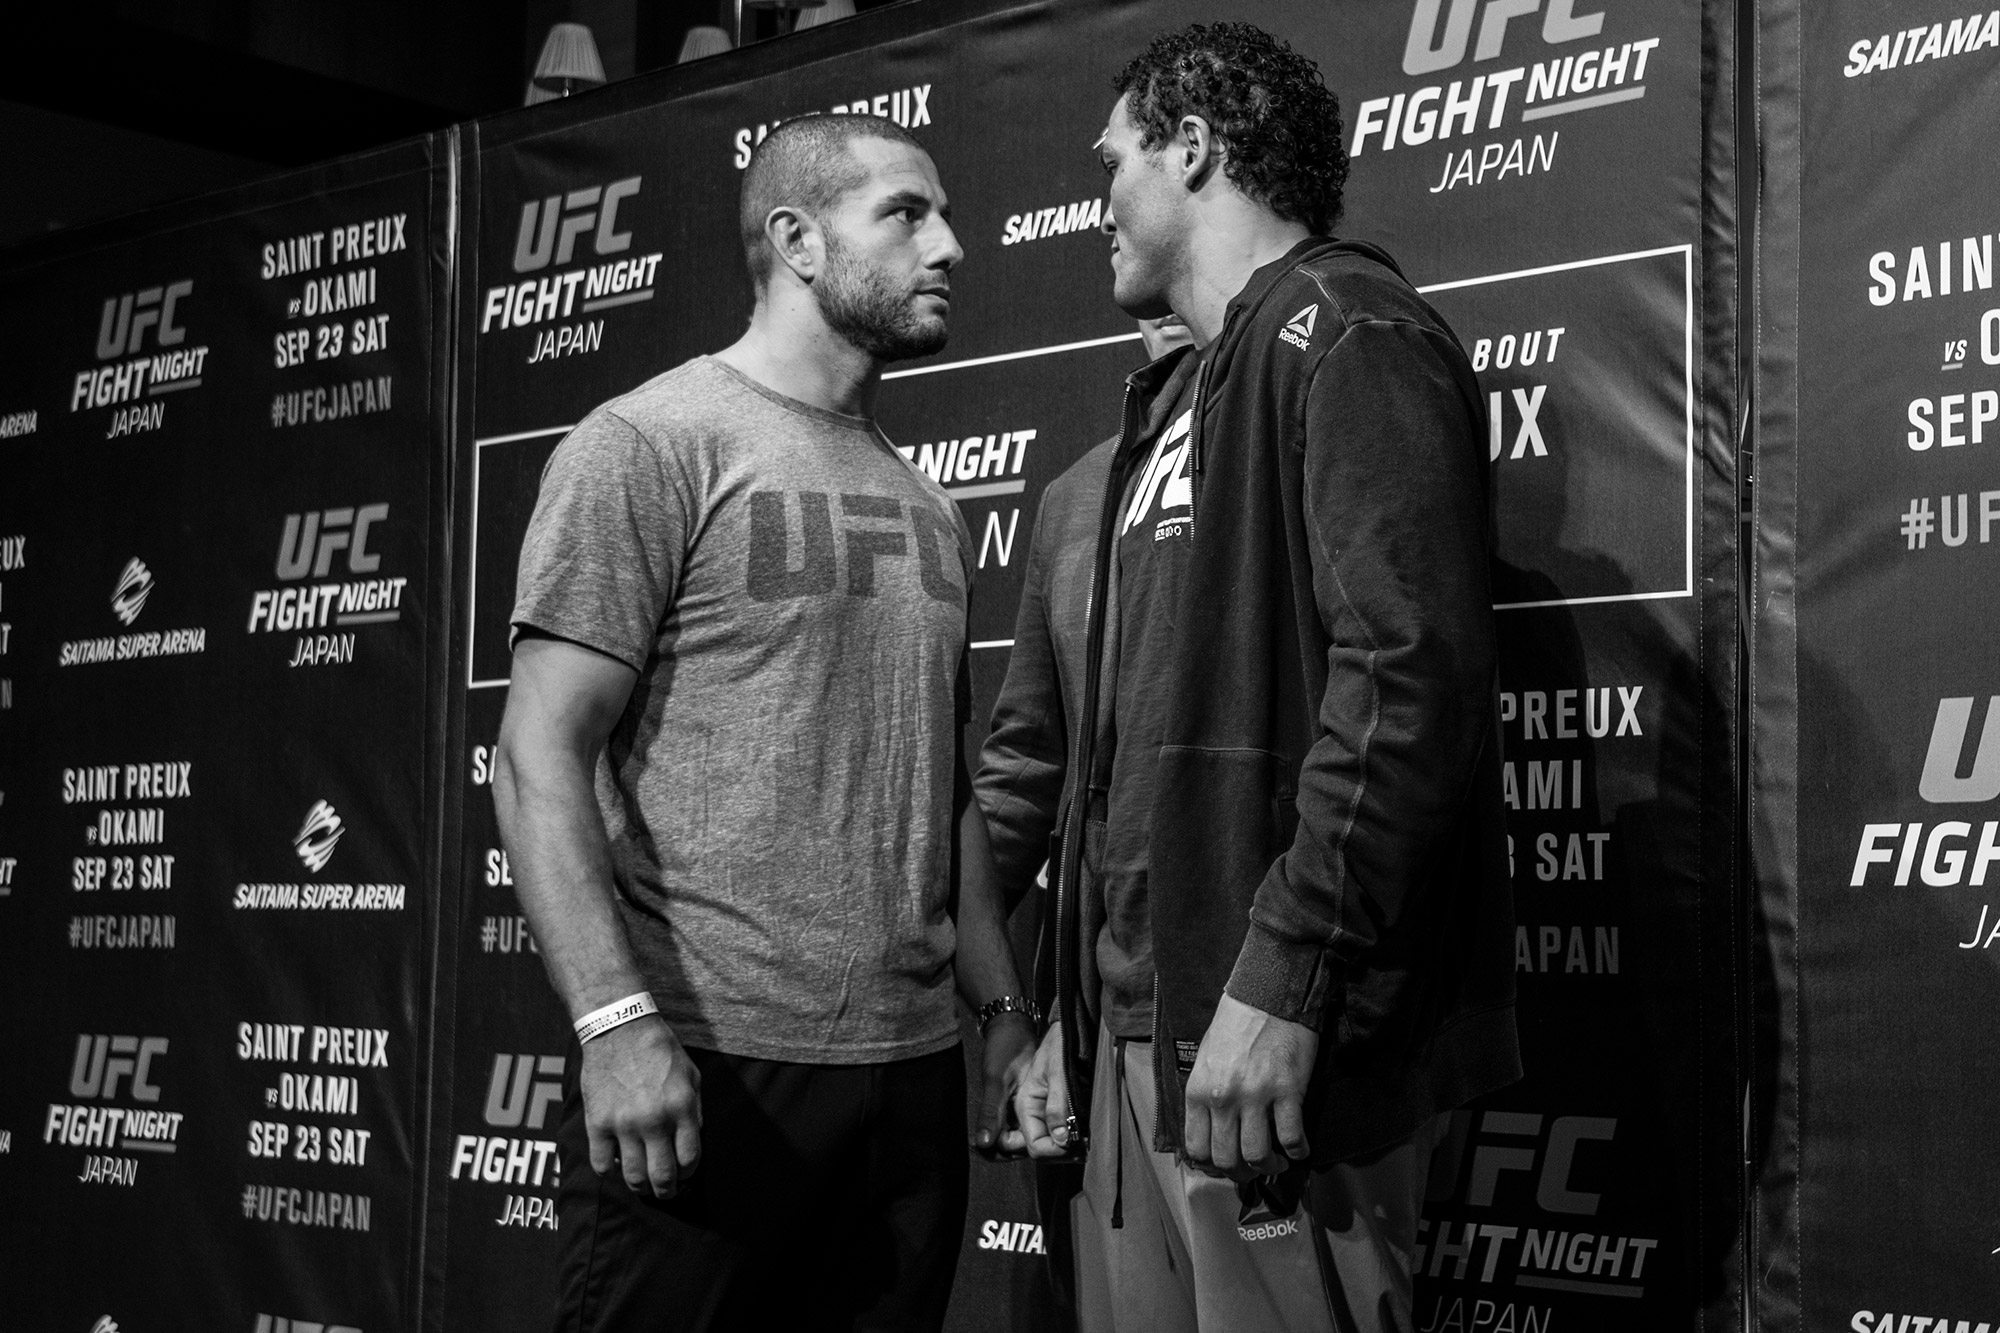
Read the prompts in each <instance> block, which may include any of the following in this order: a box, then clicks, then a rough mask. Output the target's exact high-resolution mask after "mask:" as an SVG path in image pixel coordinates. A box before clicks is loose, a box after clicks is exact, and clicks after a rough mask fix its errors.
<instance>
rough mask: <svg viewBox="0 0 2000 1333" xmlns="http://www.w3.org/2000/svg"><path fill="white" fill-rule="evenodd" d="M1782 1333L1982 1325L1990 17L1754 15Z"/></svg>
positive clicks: (1762, 837)
mask: <svg viewBox="0 0 2000 1333" xmlns="http://www.w3.org/2000/svg"><path fill="white" fill-rule="evenodd" d="M1766 11H1767V12H1766V13H1765V15H1764V31H1763V55H1762V58H1761V61H1760V63H1761V65H1762V69H1761V71H1760V74H1761V82H1762V84H1763V86H1764V89H1765V92H1764V102H1763V110H1762V114H1763V117H1764V119H1765V123H1766V125H1767V127H1768V130H1767V132H1768V134H1769V136H1770V140H1769V144H1768V147H1767V150H1766V156H1767V159H1768V160H1769V161H1770V162H1771V163H1773V164H1774V165H1773V167H1772V168H1771V169H1769V170H1767V178H1766V189H1767V191H1768V192H1769V197H1770V202H1769V204H1768V206H1767V209H1766V216H1767V217H1768V218H1769V219H1771V221H1770V222H1769V223H1768V224H1767V235H1766V239H1765V241H1764V244H1765V245H1766V247H1767V248H1766V261H1765V263H1764V264H1763V266H1762V267H1763V280H1762V290H1761V291H1760V293H1759V306H1758V319H1759V325H1760V342H1761V348H1760V350H1761V362H1760V366H1759V379H1758V395H1759V401H1758V416H1759V437H1760V438H1759V445H1758V460H1757V467H1756V486H1755V492H1756V501H1757V510H1758V524H1757V538H1758V540H1757V548H1756V596H1757V605H1758V606H1759V607H1760V608H1764V609H1766V610H1767V615H1766V617H1765V620H1764V622H1763V624H1762V625H1760V629H1759V636H1760V637H1759V641H1758V648H1757V659H1756V664H1755V668H1754V670H1753V674H1752V682H1753V686H1754V696H1753V697H1754V709H1753V712H1752V728H1753V734H1754V737H1755V759H1756V763H1755V767H1754V769H1753V774H1752V779H1753V780H1752V785H1751V802H1752V806H1751V808H1752V812H1753V816H1754V822H1753V825H1752V828H1753V834H1754V837H1755V843H1754V848H1755V853H1756V858H1757V865H1758V871H1759V876H1758V878H1759V886H1760V890H1761V898H1762V907H1763V912H1764V915H1765V917H1766V919H1767V921H1768V922H1769V929H1768V931H1767V933H1766V934H1765V936H1764V937H1763V938H1761V939H1760V940H1759V941H1758V944H1759V948H1758V950H1757V954H1756V957H1757V963H1758V975H1757V982H1758V985H1759V992H1760V994H1759V998H1760V1001H1761V1002H1762V1004H1763V1005H1764V1007H1766V1008H1767V1009H1768V1010H1769V1011H1770V1013H1771V1014H1772V1015H1773V1022H1772V1023H1771V1025H1770V1031H1771V1032H1772V1033H1773V1035H1774V1040H1773V1041H1772V1042H1771V1043H1769V1046H1768V1048H1767V1049H1761V1050H1760V1051H1759V1052H1758V1059H1757V1065H1756V1071H1755V1072H1756V1073H1757V1075H1758V1083H1759V1099H1758V1104H1759V1106H1760V1107H1761V1108H1762V1109H1763V1112H1764V1113H1763V1114H1762V1115H1760V1117H1759V1118H1758V1120H1757V1121H1756V1122H1755V1123H1754V1125H1753V1130H1754V1133H1753V1138H1752V1148H1753V1151H1754V1152H1755V1153H1756V1155H1757V1159H1758V1161H1759V1163H1760V1165H1761V1166H1762V1175H1761V1180H1760V1189H1759V1193H1758V1202H1759V1206H1760V1217H1761V1225H1760V1227H1759V1242H1760V1245H1761V1246H1762V1248H1763V1249H1764V1251H1765V1253H1763V1254H1762V1255H1761V1256H1760V1257H1759V1260H1758V1262H1757V1264H1756V1271H1757V1272H1758V1273H1760V1274H1761V1275H1762V1288H1761V1291H1760V1293H1759V1296H1760V1303H1761V1305H1762V1307H1763V1309H1764V1311H1765V1316H1766V1319H1765V1322H1766V1326H1767V1327H1770V1328H1774V1329H1777V1328H1786V1329H1789V1328H1839V1329H1849V1328H1852V1329H1856V1330H1866V1331H1867V1333H1883V1331H1884V1330H1892V1331H1894V1333H1903V1330H1916V1329H1926V1328H1928V1329H1931V1330H1933V1333H1937V1331H1939V1330H1965V1331H1967V1333H1969V1331H1970V1330H1972V1329H1975V1328H1985V1327H1990V1326H1995V1325H2000V1249H1996V1248H1995V1247H1996V1246H2000V1189H1996V1183H2000V1182H1997V1181H1996V1175H2000V1171H1996V1162H2000V1158H1996V1155H1995V1152H1994V1124H1993V1115H1992V1113H1991V1106H1992V1103H1993V1078H1994V1070H1995V1069H1996V1068H2000V1064H1996V1060H1995V1055H1994V1042H1993V1039H1992V1036H1991V1032H1992V1018H1993V1014H1994V1013H1995V1011H1996V1008H2000V875H1996V874H1995V862H1996V861H2000V823H1996V822H1995V820H1996V809H1995V801H1996V800H2000V698H1996V697H1995V696H1996V695H2000V669H1996V664H2000V642H1996V638H1995V631H1996V626H2000V618H1996V616H1995V615H1994V614H1993V607H1994V603H1993V600H1992V589H1993V586H1994V576H1995V573H1996V571H2000V546H1996V542H2000V531H1996V525H2000V469H1996V467H1995V466H1994V463H1993V455H1994V452H1995V448H1996V446H2000V291H1996V290H1995V287H1994V278H1995V270H1994V255H1993V251H1994V240H1995V238H1994V230H1995V227H1996V226H2000V220H1996V212H2000V210H1996V204H2000V176H1996V174H1995V173H1994V171H1993V169H1992V154H1991V153H1990V151H1989V150H1988V148H1987V145H1988V144H1990V143H1991V142H1992V140H1991V138H1990V137H1989V136H1991V135H1993V134H1994V133H1995V132H1996V130H2000V11H1996V10H1994V9H1992V8H1991V7H1986V8H1979V9H1974V8H1972V7H1970V6H1963V5H1961V6H1958V7H1956V8H1953V7H1951V6H1947V5H1943V4H1937V3H1913V4H1895V5H1890V4H1881V3H1858V2H1856V0H1836V3H1831V4H1818V5H1806V4H1800V3H1773V4H1770V5H1768V6H1766Z"/></svg>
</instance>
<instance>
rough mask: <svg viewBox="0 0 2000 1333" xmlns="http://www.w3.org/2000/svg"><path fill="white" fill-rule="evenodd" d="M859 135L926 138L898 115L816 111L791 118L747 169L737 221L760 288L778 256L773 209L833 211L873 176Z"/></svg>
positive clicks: (913, 141)
mask: <svg viewBox="0 0 2000 1333" xmlns="http://www.w3.org/2000/svg"><path fill="white" fill-rule="evenodd" d="M856 139H887V140H888V141H889V142H891V143H901V144H908V145H909V146H910V147H912V148H918V149H921V148H922V147H923V145H922V144H920V143H918V142H917V141H916V139H914V138H913V137H911V135H910V132H909V131H908V130H906V129H904V128H903V127H902V126H901V125H898V124H897V123H896V122H895V121H893V120H885V119H883V118H882V117H881V116H855V115H846V114H842V115H818V114H816V115H810V116H800V117H799V118H798V119H797V120H788V121H786V122H784V123H783V124H782V125H780V126H778V128H776V129H774V130H772V131H771V132H770V134H768V135H766V136H765V138H764V141H763V142H762V143H760V144H758V145H757V151H756V152H755V153H753V154H751V157H750V165H749V166H748V167H746V168H744V171H743V192H742V195H741V196H740V198H741V202H740V204H739V205H738V210H737V223H738V225H739V226H740V227H741V229H742V232H743V257H744V259H746V260H747V261H749V264H750V280H751V282H752V283H754V284H755V285H756V288H757V290H758V291H760V292H761V291H763V290H764V285H765V283H767V282H769V281H770V278H771V264H772V260H773V256H772V254H771V247H770V246H769V245H768V244H767V243H766V241H765V239H764V221H765V219H766V218H768V217H770V216H771V210H772V209H774V208H780V207H783V206H785V205H790V206H791V207H793V208H797V209H800V210H801V211H803V212H805V213H809V214H811V215H812V216H814V217H819V216H820V215H822V214H824V213H826V212H828V211H830V210H831V209H832V208H833V206H834V205H835V204H838V203H839V202H840V199H841V196H842V195H844V194H846V193H847V192H848V191H849V190H852V189H854V188H855V187H856V186H858V185H860V184H862V183H863V182H864V181H865V180H867V173H866V172H864V171H863V170H862V169H861V164H860V163H859V162H857V161H856V160H855V158H854V154H853V152H852V151H850V150H849V147H848V145H850V144H851V143H853V142H854V141H855V140H856Z"/></svg>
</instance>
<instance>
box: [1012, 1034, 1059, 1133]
mask: <svg viewBox="0 0 2000 1333" xmlns="http://www.w3.org/2000/svg"><path fill="white" fill-rule="evenodd" d="M1069 1116H1070V1101H1069V1070H1068V1066H1067V1065H1066V1064H1065V1062H1064V1060H1063V1034H1062V1024H1061V1023H1059V1022H1051V1023H1050V1024H1049V1030H1048V1031H1047V1032H1046V1033H1044V1034H1043V1036H1042V1044H1041V1046H1040V1047H1039V1048H1037V1050H1036V1051H1035V1059H1034V1063H1032V1064H1031V1065H1029V1066H1028V1072H1027V1074H1026V1075H1025V1076H1024V1077H1023V1078H1022V1079H1021V1086H1020V1087H1018V1088H1016V1089H1015V1090H1014V1119H1015V1120H1016V1121H1017V1122H1019V1124H1020V1126H1021V1134H1022V1137H1024V1138H1025V1139H1027V1141H1028V1156H1030V1157H1036V1158H1043V1159H1051V1160H1053V1159H1060V1158H1064V1157H1068V1156H1069V1155H1070V1154H1071V1153H1072V1152H1073V1151H1074V1149H1073V1146H1072V1145H1071V1143H1070V1141H1069V1127H1068V1126H1069Z"/></svg>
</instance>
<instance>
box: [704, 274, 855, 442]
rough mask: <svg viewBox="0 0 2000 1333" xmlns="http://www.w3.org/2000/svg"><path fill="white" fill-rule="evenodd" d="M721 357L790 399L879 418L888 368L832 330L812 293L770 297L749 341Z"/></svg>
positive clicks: (737, 343) (754, 317) (744, 338)
mask: <svg viewBox="0 0 2000 1333" xmlns="http://www.w3.org/2000/svg"><path fill="white" fill-rule="evenodd" d="M800 296H803V297H804V299H803V300H800V299H798V298H799V297H800ZM715 356H716V360H718V361H721V362H723V363H724V364H725V365H728V366H729V367H731V368H732V369H734V370H737V371H740V372H741V373H743V374H744V375H747V376H749V377H750V378H751V379H753V380H755V381H757V383H759V384H761V385H763V386H764V387H765V388H767V389H770V390H771V391H773V392H774V393H781V394H783V395H785V397H787V398H796V399H797V400H798V401H799V402H802V403H805V404H807V405H809V406H812V407H818V408H823V409H824V410H826V411H828V412H838V413H840V414H841V415H842V416H850V417H873V416H874V415H875V391H876V389H877V388H878V387H879V386H880V384H881V380H882V363H881V362H879V361H877V360H876V359H875V358H874V357H872V356H869V355H868V354H867V353H866V352H863V351H861V350H860V349H859V348H857V347H855V346H854V344H853V343H850V342H848V341H847V340H846V339H845V338H843V337H841V336H840V335H839V334H837V333H835V332H834V331H833V330H832V329H831V328H829V327H828V326H827V323H826V320H825V319H823V318H822V317H821V316H820V313H819V307H818V305H817V303H815V302H814V301H813V300H812V297H811V294H810V293H809V292H801V293H782V294H781V293H775V292H767V293H766V295H765V298H764V299H762V300H759V301H758V302H757V309H756V311H755V312H754V313H753V314H752V315H751V316H750V327H749V328H748V329H746V330H744V333H743V336H742V337H741V338H738V339H737V340H736V341H735V342H734V343H732V344H730V345H729V346H728V347H726V348H724V349H723V350H722V351H720V352H717V353H716V354H715Z"/></svg>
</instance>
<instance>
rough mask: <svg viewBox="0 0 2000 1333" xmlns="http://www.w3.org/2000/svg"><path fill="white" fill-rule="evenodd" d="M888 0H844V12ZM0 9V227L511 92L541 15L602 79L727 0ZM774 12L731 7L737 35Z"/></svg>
mask: <svg viewBox="0 0 2000 1333" xmlns="http://www.w3.org/2000/svg"><path fill="white" fill-rule="evenodd" d="M890 2H891V0H855V4H854V8H855V9H856V10H857V11H860V12H866V11H867V10H870V9H879V8H881V7H883V5H884V4H886V3H890ZM23 8H24V9H27V10H28V12H26V13H22V14H18V15H15V16H13V17H10V19H9V27H10V44H11V43H12V41H13V40H18V42H19V45H18V46H15V47H14V48H13V49H14V50H15V52H16V53H17V54H19V55H21V56H24V57H25V58H24V59H19V60H16V61H12V62H10V65H11V66H12V75H13V76H12V78H11V79H10V81H9V85H8V88H7V100H4V101H0V144H5V145H6V158H5V160H6V183H7V188H6V189H5V190H4V191H0V246H6V245H11V244H14V243H16V242H19V241H24V240H27V239H29V238H31V237H34V236H39V235H42V234H45V233H47V232H51V231H56V230H59V229H61V228H63V227H68V226H75V225H77V224H79V223H85V222H95V221H98V220H101V219H103V218H108V217H114V216H117V215H118V214H121V213H127V212H131V211H134V210H136V209H141V208H146V207H149V206H151V205H153V204H158V203H163V202H166V201H167V200H171V199H179V198H185V197H187V196H190V195H198V194H205V193H207V192H209V191H211V190H218V189H222V188H225V187H227V186H230V185H237V184H241V183H243V182H245V181H249V180H254V179H257V178H258V177H260V176H265V175H268V174H270V173H272V172H273V171H275V170H278V169H280V168H284V167H293V166H299V165H303V164H305V163H308V162H317V161H320V160H323V159H325V158H329V157H334V156H337V155H339V154H342V153H351V152H356V151H359V150H361V149H365V148H372V147H376V146H378V145H380V144H385V143H390V142H393V141H395V140H397V139H402V138H407V137H408V136H410V135H413V134H420V133H423V132H424V131H426V130H434V129H439V128H442V127H443V126H446V125H449V124H451V123H453V122H454V121H463V120H469V119H471V118H473V117H475V116H482V115H486V114H488V113H490V112H495V111H503V110H506V109H507V108H509V107H515V106H519V105H521V101H522V95H523V93H524V92H525V90H526V86H527V81H528V75H529V73H530V72H531V71H532V70H533V68H534V64H535V57H536V55H537V53H539V52H540V50H541V46H542V41H543V39H544V37H545V36H546V35H547V33H548V30H549V27H550V25H551V24H554V23H561V22H576V23H583V24H587V25H589V27H590V29H591V32H592V34H593V35H594V36H595V38H596V41H597V47H598V52H599V55H600V56H601V57H602V59H603V62H604V70H605V74H606V75H607V77H609V78H610V79H611V80H612V81H614V82H615V81H618V80H621V79H628V78H631V77H632V76H633V75H634V74H639V73H644V72H645V71H647V70H652V69H658V68H661V67H662V66H666V65H671V64H673V63H674V61H675V59H676V57H677V56H678V55H679V53H680V48H681V42H682V39H683V38H684V37H685V36H686V35H687V31H688V29H689V28H691V27H694V26H696V25H698V24H718V25H720V26H722V27H724V28H728V27H729V26H730V25H731V19H732V13H733V5H732V4H731V3H730V0H341V2H340V3H336V4H321V3H313V2H312V0H145V3H141V2H140V0H68V2H66V3H62V4H52V3H45V2H42V3H36V4H34V5H32V6H31V7H29V6H24V7H23ZM788 26H789V19H788V18H786V17H785V16H783V15H781V14H779V13H777V12H775V11H772V10H747V11H746V13H745V36H746V39H760V40H767V41H768V40H772V39H774V38H777V37H779V36H781V35H782V34H783V33H784V31H785V30H786V29H787V28H788Z"/></svg>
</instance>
